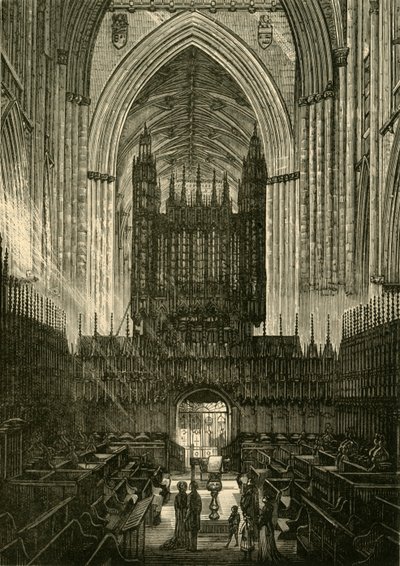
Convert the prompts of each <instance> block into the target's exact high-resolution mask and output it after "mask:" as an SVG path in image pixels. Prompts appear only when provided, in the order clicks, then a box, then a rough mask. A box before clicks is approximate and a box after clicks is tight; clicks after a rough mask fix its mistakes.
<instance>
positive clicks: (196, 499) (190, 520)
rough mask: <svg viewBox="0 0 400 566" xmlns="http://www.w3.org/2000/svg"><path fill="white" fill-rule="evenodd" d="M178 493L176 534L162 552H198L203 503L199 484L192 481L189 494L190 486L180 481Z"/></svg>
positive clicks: (163, 547) (175, 503) (176, 500)
mask: <svg viewBox="0 0 400 566" xmlns="http://www.w3.org/2000/svg"><path fill="white" fill-rule="evenodd" d="M177 488H178V493H177V495H176V496H175V501H174V508H175V533H174V536H173V537H172V538H171V539H169V540H167V541H166V542H165V543H164V544H163V545H162V546H161V549H162V550H175V549H178V548H184V549H187V550H190V551H191V552H196V550H197V536H198V533H199V531H200V515H201V510H202V501H201V497H200V495H199V493H198V491H197V490H198V484H197V482H195V481H192V482H191V483H190V485H189V488H190V493H189V494H188V493H187V488H188V484H187V483H186V482H185V481H179V482H178V484H177Z"/></svg>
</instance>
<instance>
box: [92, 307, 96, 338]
mask: <svg viewBox="0 0 400 566" xmlns="http://www.w3.org/2000/svg"><path fill="white" fill-rule="evenodd" d="M93 336H94V337H95V338H97V312H95V313H94V324H93Z"/></svg>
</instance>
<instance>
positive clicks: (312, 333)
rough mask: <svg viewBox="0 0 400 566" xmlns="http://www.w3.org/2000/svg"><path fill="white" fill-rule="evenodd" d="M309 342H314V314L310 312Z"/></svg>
mask: <svg viewBox="0 0 400 566" xmlns="http://www.w3.org/2000/svg"><path fill="white" fill-rule="evenodd" d="M310 342H311V344H314V315H313V314H312V313H311V318H310Z"/></svg>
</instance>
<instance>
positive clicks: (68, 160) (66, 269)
mask: <svg viewBox="0 0 400 566" xmlns="http://www.w3.org/2000/svg"><path fill="white" fill-rule="evenodd" d="M73 100H74V94H73V93H72V92H67V94H66V104H65V134H64V135H65V137H64V140H65V143H64V206H63V225H64V253H63V274H64V276H65V277H66V278H67V279H71V211H72V209H71V200H72V195H71V181H72V153H71V145H72V107H73V104H74V103H73Z"/></svg>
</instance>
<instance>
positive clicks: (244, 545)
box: [240, 514, 255, 561]
mask: <svg viewBox="0 0 400 566" xmlns="http://www.w3.org/2000/svg"><path fill="white" fill-rule="evenodd" d="M240 534H241V535H242V539H241V541H240V550H241V551H242V552H244V559H245V560H248V561H251V553H252V552H253V550H254V534H255V531H254V523H253V521H252V519H251V517H250V516H249V515H246V514H244V515H243V524H242V526H241V528H240Z"/></svg>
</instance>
